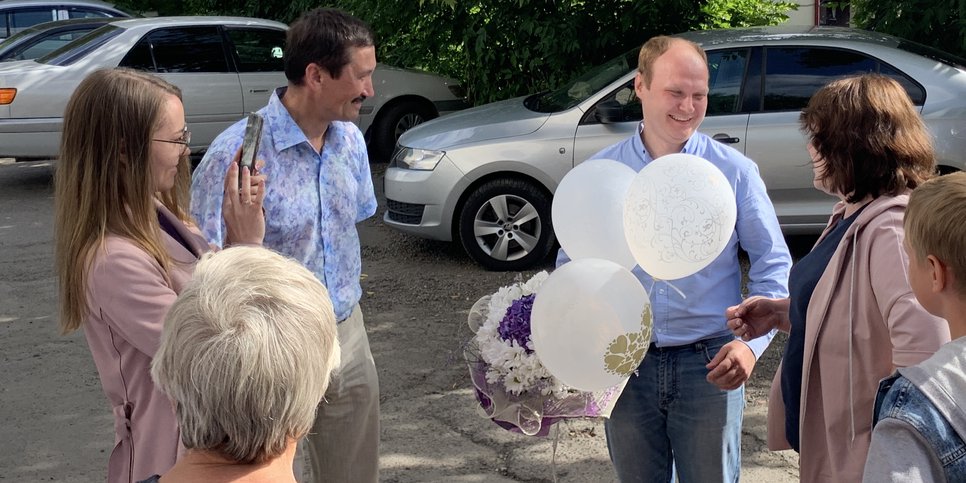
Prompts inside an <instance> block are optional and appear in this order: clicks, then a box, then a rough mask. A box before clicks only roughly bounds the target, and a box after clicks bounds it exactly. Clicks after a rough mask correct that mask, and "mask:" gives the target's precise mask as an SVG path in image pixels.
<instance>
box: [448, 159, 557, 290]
mask: <svg viewBox="0 0 966 483" xmlns="http://www.w3.org/2000/svg"><path fill="white" fill-rule="evenodd" d="M459 233H460V241H461V242H462V243H463V248H464V249H465V250H466V253H468V254H469V255H470V258H472V259H473V260H475V261H476V262H477V263H479V264H480V265H483V266H484V267H485V268H487V269H489V270H499V271H506V270H525V269H527V268H530V267H532V266H533V265H534V264H536V263H539V262H541V261H543V260H544V259H545V258H546V257H547V254H548V253H549V252H550V249H551V248H552V247H553V242H554V235H553V225H552V224H551V223H550V195H549V194H547V193H546V191H544V190H543V189H541V188H539V187H537V186H535V185H533V184H531V183H528V182H526V181H522V180H517V179H506V178H504V179H496V180H493V181H488V182H486V183H484V184H482V185H481V186H479V187H478V188H477V189H476V190H475V191H474V192H473V193H472V194H471V195H470V196H469V198H467V199H466V203H464V204H463V208H462V209H461V210H460V217H459Z"/></svg>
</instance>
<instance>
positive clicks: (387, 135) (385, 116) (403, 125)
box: [369, 101, 436, 161]
mask: <svg viewBox="0 0 966 483" xmlns="http://www.w3.org/2000/svg"><path fill="white" fill-rule="evenodd" d="M434 117H436V112H435V111H433V109H432V108H430V107H428V106H427V105H425V104H423V103H420V102H418V101H402V102H399V103H397V104H393V105H390V106H389V107H387V108H385V109H383V110H381V111H379V116H378V117H377V118H376V121H375V122H374V123H373V124H372V143H371V144H370V146H369V147H370V151H371V156H370V158H371V157H375V160H376V161H389V157H390V156H392V152H393V149H395V147H396V141H398V140H399V136H401V135H402V133H404V132H406V131H408V130H410V129H412V128H413V127H415V126H417V125H419V124H422V123H424V122H426V121H428V120H430V119H433V118H434Z"/></svg>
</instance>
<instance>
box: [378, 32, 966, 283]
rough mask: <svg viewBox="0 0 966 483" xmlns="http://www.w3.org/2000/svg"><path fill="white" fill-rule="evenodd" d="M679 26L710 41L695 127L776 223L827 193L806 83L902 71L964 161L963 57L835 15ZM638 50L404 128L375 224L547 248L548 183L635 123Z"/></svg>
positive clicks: (523, 258) (815, 207)
mask: <svg viewBox="0 0 966 483" xmlns="http://www.w3.org/2000/svg"><path fill="white" fill-rule="evenodd" d="M680 36H681V37H684V38H688V39H690V40H693V41H695V42H698V43H699V44H701V45H702V46H703V47H704V48H705V49H706V51H707V53H708V63H709V68H710V73H711V76H710V84H711V85H710V93H709V95H708V112H707V117H706V118H705V120H704V123H703V124H702V125H701V129H700V130H701V131H702V132H704V133H706V134H708V135H710V136H712V137H713V138H714V139H717V140H718V141H720V142H722V143H727V144H729V145H731V146H732V147H734V148H735V149H737V150H739V151H741V152H743V153H744V154H745V155H747V156H748V157H750V158H751V159H753V160H754V161H756V162H757V163H758V166H759V168H760V171H761V175H762V178H763V179H764V181H765V184H766V185H767V187H768V193H769V196H770V197H771V199H772V201H773V203H774V205H775V209H776V211H777V213H778V218H779V221H780V222H781V225H782V229H783V230H784V231H785V233H787V234H790V233H809V232H817V231H819V230H820V229H821V228H822V227H824V226H825V223H826V221H827V220H828V216H829V214H830V213H831V208H832V205H833V204H834V201H835V200H834V199H833V198H831V197H829V196H828V195H825V194H824V193H822V192H820V191H818V190H816V189H814V188H813V187H812V179H813V176H812V170H811V163H810V162H809V157H808V154H807V152H806V150H805V138H804V136H803V134H802V133H801V132H800V130H799V124H798V116H799V113H800V111H801V109H802V108H803V107H804V106H805V105H806V103H807V102H808V100H809V98H810V97H811V95H812V93H814V92H815V91H816V90H817V89H818V88H819V87H821V86H822V85H824V84H826V83H827V82H828V81H830V80H831V79H833V78H836V77H840V76H844V75H848V74H853V73H858V72H870V71H871V72H879V73H882V74H884V75H888V76H890V77H892V78H894V79H896V80H897V81H899V82H900V83H901V84H902V85H903V86H904V87H905V88H906V91H907V92H908V93H909V95H910V97H911V98H912V100H913V101H914V103H915V104H916V105H917V106H921V113H922V117H923V118H924V119H925V121H926V123H927V125H928V127H929V129H930V131H931V132H932V134H933V135H934V136H935V146H936V149H937V154H938V157H939V164H940V170H941V171H951V170H957V169H963V168H964V161H966V159H964V157H963V153H964V152H966V61H964V60H963V59H958V58H955V57H953V56H951V55H949V54H945V53H943V52H939V51H936V50H933V49H930V48H927V47H924V46H922V45H919V44H914V43H911V42H907V41H905V40H902V39H899V38H896V37H892V36H888V35H883V34H876V33H871V32H864V31H859V30H850V29H843V28H825V27H812V28H804V29H802V28H799V29H789V28H750V29H734V30H717V31H714V30H712V31H702V32H690V33H686V34H681V35H680ZM637 53H638V49H637V48H635V49H633V50H631V51H629V52H627V53H626V54H625V55H623V56H621V57H618V58H616V59H614V60H612V61H610V62H608V63H606V64H604V65H601V66H599V67H597V68H595V69H593V70H591V71H590V72H588V73H587V74H586V75H584V76H582V77H580V78H578V79H576V80H575V81H573V82H571V83H569V84H567V85H564V86H563V87H561V88H559V89H557V90H554V91H551V92H547V93H542V94H535V95H532V96H529V97H522V98H517V99H511V100H507V101H502V102H497V103H493V104H489V105H485V106H481V107H477V108H474V109H470V110H467V111H463V112H461V113H457V114H454V115H451V116H448V117H447V118H446V119H445V120H440V121H435V122H429V123H426V124H424V125H422V126H420V127H417V128H416V129H413V130H412V131H409V132H407V133H406V134H404V135H403V136H402V137H401V138H400V140H399V146H398V148H397V149H398V151H397V154H396V156H395V157H394V159H393V161H392V162H391V164H390V166H389V168H388V169H387V171H386V177H385V188H386V198H387V203H388V210H387V211H386V213H385V216H384V220H385V222H386V224H387V225H389V226H391V227H393V228H395V229H398V230H401V231H404V232H407V233H412V234H415V235H418V236H421V237H425V238H432V239H437V240H445V241H451V240H460V241H461V242H462V244H463V247H464V248H465V249H466V251H467V253H468V254H469V255H470V256H471V257H472V258H473V259H474V260H476V261H477V262H479V263H480V264H482V265H483V266H484V267H486V268H489V269H493V270H522V269H525V268H527V267H530V266H532V265H533V264H535V263H537V262H540V261H542V260H543V259H545V258H546V256H547V255H548V253H549V252H550V250H551V249H552V248H553V246H554V243H555V239H554V234H553V227H552V223H551V221H550V204H551V199H552V196H553V192H554V190H555V189H556V187H557V184H558V183H559V182H560V180H561V179H562V178H563V176H564V175H565V174H566V173H567V172H568V171H569V170H570V169H571V168H573V167H574V165H576V164H578V163H580V162H582V161H584V160H586V159H588V157H590V156H592V155H593V154H594V153H596V152H597V151H599V150H600V149H602V148H604V147H606V146H608V145H610V144H613V143H616V142H618V141H620V140H622V139H624V138H626V137H628V136H630V135H631V134H632V133H633V132H635V129H637V126H638V123H639V122H640V120H641V116H642V113H641V106H640V102H639V101H638V100H637V97H636V96H635V94H634V73H635V71H636V67H637ZM855 135H857V136H861V135H862V133H855Z"/></svg>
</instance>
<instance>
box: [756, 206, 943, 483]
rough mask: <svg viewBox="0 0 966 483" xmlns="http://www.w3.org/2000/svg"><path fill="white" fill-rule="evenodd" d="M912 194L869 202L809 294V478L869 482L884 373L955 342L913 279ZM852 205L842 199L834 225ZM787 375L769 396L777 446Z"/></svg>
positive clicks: (805, 447) (805, 393)
mask: <svg viewBox="0 0 966 483" xmlns="http://www.w3.org/2000/svg"><path fill="white" fill-rule="evenodd" d="M908 201H909V197H908V195H900V196H895V197H892V196H882V197H879V198H877V199H876V200H874V201H872V203H870V204H869V206H867V207H866V208H865V209H864V210H863V211H862V213H861V214H860V215H859V217H858V218H857V219H856V220H855V222H854V223H853V224H852V226H851V227H849V230H848V231H847V232H846V233H845V236H844V237H843V238H842V241H841V242H840V243H839V246H838V248H837V249H836V251H835V254H834V255H832V259H831V260H830V261H829V264H828V267H827V268H826V269H825V272H824V273H823V274H822V277H821V278H820V279H819V281H818V284H817V285H816V286H815V291H814V293H813V294H812V299H811V300H810V301H809V304H808V311H807V313H806V321H805V355H804V364H803V367H802V395H801V408H802V412H801V414H800V416H799V423H800V425H801V426H800V427H801V432H800V435H801V441H800V443H801V446H800V449H801V459H800V468H801V475H800V476H801V480H802V481H806V482H850V481H861V480H862V471H863V468H864V466H865V459H866V454H867V453H868V450H869V442H870V441H871V435H872V409H873V404H874V401H875V392H876V389H877V388H878V384H879V380H880V379H882V378H884V377H886V376H888V375H889V374H890V373H891V372H892V370H893V367H895V366H909V365H913V364H918V363H919V362H922V361H923V360H925V359H927V358H928V357H929V356H931V355H932V354H933V353H935V352H936V351H937V350H938V349H939V347H940V346H941V345H942V344H944V343H946V342H948V341H949V327H948V326H947V325H946V322H945V321H944V320H942V319H940V318H937V317H933V316H932V315H929V313H928V312H926V310H925V309H923V308H922V306H920V305H919V303H918V302H917V301H916V298H915V296H914V295H913V293H912V289H910V288H909V283H908V281H907V279H906V267H907V257H906V254H905V251H904V250H903V248H902V240H903V235H904V232H903V229H902V218H903V214H904V213H905V208H906V203H907V202H908ZM843 211H844V206H843V205H841V204H840V205H838V206H836V209H835V211H834V212H833V214H832V218H831V220H830V222H829V227H831V226H832V222H834V221H836V220H838V219H840V218H841V217H842V213H843ZM828 231H829V229H828V228H826V231H825V233H823V234H822V236H823V237H824V236H825V235H826V234H827V233H828ZM780 378H781V368H779V370H778V373H777V374H776V375H775V380H774V382H773V383H772V386H771V394H770V396H769V398H768V445H769V447H770V448H771V449H788V448H789V446H788V442H787V441H786V440H785V407H784V404H783V403H782V398H781V385H780Z"/></svg>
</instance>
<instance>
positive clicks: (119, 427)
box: [54, 69, 265, 482]
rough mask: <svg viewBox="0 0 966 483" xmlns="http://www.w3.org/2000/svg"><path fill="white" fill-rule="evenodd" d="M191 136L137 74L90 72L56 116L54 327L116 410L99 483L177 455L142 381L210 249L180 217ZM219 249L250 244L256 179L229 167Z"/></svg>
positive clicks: (170, 104) (173, 428)
mask: <svg viewBox="0 0 966 483" xmlns="http://www.w3.org/2000/svg"><path fill="white" fill-rule="evenodd" d="M190 141H191V133H190V132H188V127H187V125H186V124H185V115H184V106H183V105H182V104H181V91H180V90H179V89H178V88H177V87H175V86H174V85H172V84H170V83H168V82H166V81H164V80H162V79H160V78H158V77H155V76H152V75H150V74H146V73H143V72H138V71H133V70H128V69H114V70H100V71H97V72H94V73H92V74H91V75H89V76H88V77H87V78H86V79H84V80H83V81H82V82H81V84H80V85H79V86H78V87H77V90H75V91H74V93H73V95H72V96H71V98H70V101H69V102H68V104H67V109H66V112H65V113H64V130H63V137H62V139H61V153H60V161H59V163H58V166H57V172H56V174H55V176H54V204H55V236H56V244H57V245H56V260H57V261H56V263H57V274H58V278H59V280H58V288H59V294H60V328H61V332H62V333H64V334H67V333H70V332H73V331H74V330H77V329H79V328H83V329H84V335H85V336H86V337H87V343H88V345H89V346H90V349H91V354H92V355H93V357H94V364H95V365H96V366H97V373H98V375H99V376H100V379H101V385H102V386H103V389H104V394H105V395H106V396H107V398H108V400H109V401H110V403H111V406H112V410H113V412H114V431H115V446H114V450H113V451H112V452H111V456H110V462H109V464H108V478H107V479H108V481H110V482H121V481H125V482H130V481H136V480H138V479H142V478H144V477H147V476H150V475H152V474H156V473H163V472H165V471H167V470H168V468H170V467H171V466H172V465H173V464H174V462H175V458H176V456H177V452H178V425H177V423H176V421H175V415H174V409H173V408H172V405H171V402H170V401H169V400H168V398H166V397H165V396H164V395H162V394H161V393H160V392H159V391H158V390H157V388H156V387H155V386H154V384H153V383H152V382H151V375H150V372H149V371H150V365H151V359H152V358H153V357H154V353H155V352H156V351H157V350H158V345H159V344H160V343H161V327H162V319H163V317H164V315H165V313H166V312H167V311H168V309H169V308H170V307H171V304H173V303H174V300H175V297H177V295H178V293H179V292H180V291H181V289H182V287H183V286H184V284H185V283H186V282H187V281H188V279H189V278H191V273H192V271H193V270H194V266H195V263H197V261H198V258H199V257H200V256H201V255H202V253H204V252H206V251H208V249H209V247H208V244H207V243H206V242H205V240H204V238H203V237H202V236H201V234H200V232H199V231H198V229H197V228H196V227H195V225H194V223H192V222H191V220H190V219H189V216H188V183H189V179H190V165H189V163H188V144H189V143H190ZM224 186H225V202H224V217H225V222H226V224H227V226H228V227H229V228H228V235H227V237H228V242H234V243H247V244H260V243H261V241H262V237H263V236H264V233H265V220H264V215H263V214H262V208H261V204H262V194H263V193H264V179H263V178H262V177H260V176H254V177H252V176H250V174H249V173H248V171H247V170H245V172H244V173H243V180H242V184H241V186H247V187H249V189H241V190H240V189H239V183H238V167H237V165H236V164H232V165H231V167H229V169H228V173H227V175H226V178H225V183H224Z"/></svg>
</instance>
